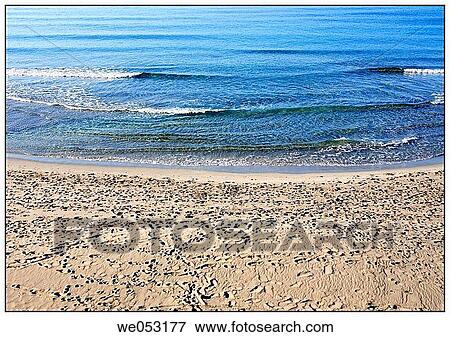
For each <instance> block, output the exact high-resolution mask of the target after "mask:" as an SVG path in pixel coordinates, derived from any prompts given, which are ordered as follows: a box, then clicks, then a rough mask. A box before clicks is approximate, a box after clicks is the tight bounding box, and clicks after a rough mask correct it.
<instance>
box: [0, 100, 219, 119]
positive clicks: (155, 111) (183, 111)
mask: <svg viewBox="0 0 450 337" xmlns="http://www.w3.org/2000/svg"><path fill="white" fill-rule="evenodd" d="M6 98H7V99H10V100H13V101H18V102H25V103H34V104H43V105H48V106H61V107H63V108H65V109H69V110H79V111H82V110H84V111H99V112H121V111H122V112H138V113H146V114H152V115H187V114H202V113H206V112H214V111H220V110H217V109H204V108H134V107H129V108H127V107H108V106H105V107H99V106H95V107H94V106H79V105H71V104H66V103H60V102H46V101H40V100H33V99H29V98H23V97H18V96H7V97H6Z"/></svg>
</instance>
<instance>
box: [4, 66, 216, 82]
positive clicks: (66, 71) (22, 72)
mask: <svg viewBox="0 0 450 337" xmlns="http://www.w3.org/2000/svg"><path fill="white" fill-rule="evenodd" d="M6 75H7V76H11V77H45V78H85V79H99V80H114V79H126V78H136V79H140V78H164V79H188V78H211V77H218V76H219V75H202V74H177V73H160V72H140V71H127V70H114V69H90V68H54V69H51V68H43V69H27V68H9V69H7V70H6Z"/></svg>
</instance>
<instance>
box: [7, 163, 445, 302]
mask: <svg viewBox="0 0 450 337" xmlns="http://www.w3.org/2000/svg"><path fill="white" fill-rule="evenodd" d="M6 188H7V189H6V203H7V205H6V215H7V217H6V254H7V255H6V264H7V271H6V273H7V274H6V277H7V282H6V286H7V307H6V308H7V310H58V311H59V310H77V311H78V310H79V311H85V310H187V311H191V310H196V311H197V310H206V311H212V310H250V311H262V310H264V311H276V310H292V311H305V310H306V311H312V310H314V311H315V310H325V311H336V310H337V311H339V310H358V311H359V310H408V311H409V310H419V311H422V310H424V311H430V310H431V311H441V310H443V309H444V258H443V257H444V213H443V212H444V170H443V165H431V166H423V167H416V168H409V169H398V170H387V171H377V172H346V173H323V174H317V173H315V174H280V173H264V174H263V173H258V174H238V173H233V174H231V173H223V172H208V171H193V170H184V169H183V170H176V169H150V168H128V167H127V168H125V167H102V166H87V165H63V164H50V163H38V162H31V161H23V160H15V159H8V160H7V178H6ZM85 219H89V221H95V222H96V223H98V224H100V228H102V227H101V224H102V223H106V222H107V221H111V220H112V221H113V222H114V221H116V222H118V223H129V224H133V223H136V222H140V221H144V222H145V221H146V220H149V219H151V222H152V224H153V227H152V230H149V229H148V228H139V229H138V233H139V235H137V236H136V235H135V237H133V238H136V240H135V241H136V242H134V241H133V240H132V241H133V242H132V244H131V246H132V247H131V248H130V247H128V246H127V247H128V248H127V249H125V248H124V249H118V250H115V251H112V250H109V251H108V249H101V247H100V246H99V245H96V242H97V243H98V240H99V237H101V238H103V240H104V241H105V242H106V241H107V242H114V243H117V244H118V245H120V244H121V243H123V242H128V241H127V240H129V237H128V236H127V235H129V236H130V237H131V236H132V235H131V234H130V233H131V232H130V231H128V232H127V231H124V229H123V228H122V229H120V228H117V227H113V226H106V225H105V227H104V228H103V229H101V235H96V234H98V233H97V232H95V233H94V234H93V232H92V231H84V232H83V233H82V234H80V236H79V237H75V238H74V237H73V233H72V232H71V233H69V234H70V235H69V234H67V233H68V232H67V233H66V232H64V231H65V230H68V229H67V228H65V229H64V228H63V230H62V232H64V233H66V234H67V236H64V235H66V234H64V235H60V234H61V228H60V227H58V228H59V229H60V230H59V231H58V230H56V229H57V228H56V227H55V226H61V223H62V224H63V225H64V224H66V223H68V222H70V223H71V224H72V225H73V224H75V225H76V224H77V223H81V220H85ZM155 219H157V220H155ZM267 222H270V223H271V224H274V227H271V229H270V228H269V229H267V228H265V229H262V228H263V227H259V225H258V224H260V223H267ZM173 224H178V225H179V228H181V230H180V232H179V233H180V238H182V243H181V244H177V243H176V242H175V241H174V240H173V236H171V235H172V234H173V230H172V229H171V228H172V227H171V226H172V225H173ZM324 224H327V225H325V227H324ZM367 224H370V226H368V225H367ZM130 226H131V227H133V226H132V225H130ZM131 227H127V228H128V229H129V228H131ZM133 228H134V227H133ZM183 228H185V229H186V230H185V231H182V229H183ZM201 228H204V229H205V228H206V229H207V230H206V232H207V234H205V231H202V230H201ZM299 228H300V229H301V231H299V230H298V229H299ZM230 229H234V230H235V231H232V230H231V232H232V234H231V235H229V236H228V238H231V239H233V240H235V241H236V242H241V243H242V245H241V246H239V247H240V248H239V247H238V248H237V249H234V250H227V249H228V248H230V247H237V246H233V245H232V243H233V242H227V241H226V240H224V239H223V237H220V235H218V234H217V233H223V232H226V233H228V234H230ZM227 230H228V232H227ZM155 232H157V233H159V234H158V235H159V236H158V237H157V240H156V241H155ZM133 233H134V234H136V232H133ZM202 233H203V234H202ZM208 233H209V234H211V233H215V235H216V236H215V240H212V241H211V242H209V241H208V238H209V236H208ZM238 233H240V234H245V235H243V236H242V235H241V236H239V235H238ZM268 233H273V236H270V235H269V236H267V234H268ZM298 233H303V234H306V235H307V236H306V238H307V239H308V240H307V241H308V243H307V244H306V243H305V242H303V244H298V242H297V241H295V240H290V239H289V238H290V236H294V234H295V235H296V237H297V238H298V237H299V236H298ZM264 234H266V236H264ZM205 237H206V239H205ZM133 238H132V239H133ZM256 238H259V239H261V238H263V239H262V240H261V241H258V242H260V243H261V242H263V243H266V244H267V245H265V246H264V245H259V246H258V245H256V244H255V241H257V240H256ZM268 238H270V239H268ZM303 238H305V237H303ZM66 239H68V240H66ZM69 239H70V240H69ZM241 239H242V240H241ZM292 239H293V238H292ZM95 240H97V241H95ZM202 240H203V241H202ZM233 240H232V241H233ZM239 240H241V241H239ZM205 241H208V245H203V246H202V245H201V243H202V242H205ZM55 242H57V243H58V245H55ZM155 242H158V243H159V246H158V247H159V248H158V250H157V251H155ZM296 242H297V244H295V243H296ZM270 243H273V245H272V246H271V245H270ZM195 244H198V245H197V246H195ZM189 245H191V246H189ZM61 246H63V247H64V249H62V250H61ZM99 247H100V248H99ZM120 247H122V246H120ZM123 247H124V246H123ZM188 247H196V248H195V249H194V250H188V249H187V248H188ZM221 247H222V248H223V247H225V248H226V249H222V250H221ZM261 247H263V248H261Z"/></svg>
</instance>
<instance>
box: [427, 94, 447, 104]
mask: <svg viewBox="0 0 450 337" xmlns="http://www.w3.org/2000/svg"><path fill="white" fill-rule="evenodd" d="M432 96H433V100H432V101H431V102H430V103H431V104H434V105H439V104H444V103H445V96H444V93H433V94H432Z"/></svg>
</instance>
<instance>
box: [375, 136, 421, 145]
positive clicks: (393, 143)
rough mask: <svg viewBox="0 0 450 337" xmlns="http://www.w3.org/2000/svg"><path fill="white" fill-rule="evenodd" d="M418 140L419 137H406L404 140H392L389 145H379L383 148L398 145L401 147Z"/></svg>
mask: <svg viewBox="0 0 450 337" xmlns="http://www.w3.org/2000/svg"><path fill="white" fill-rule="evenodd" d="M418 139H419V138H417V137H404V138H402V139H399V140H392V141H390V142H387V143H380V144H379V145H380V146H382V147H385V146H398V145H401V144H409V143H411V142H413V141H415V140H418Z"/></svg>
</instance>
